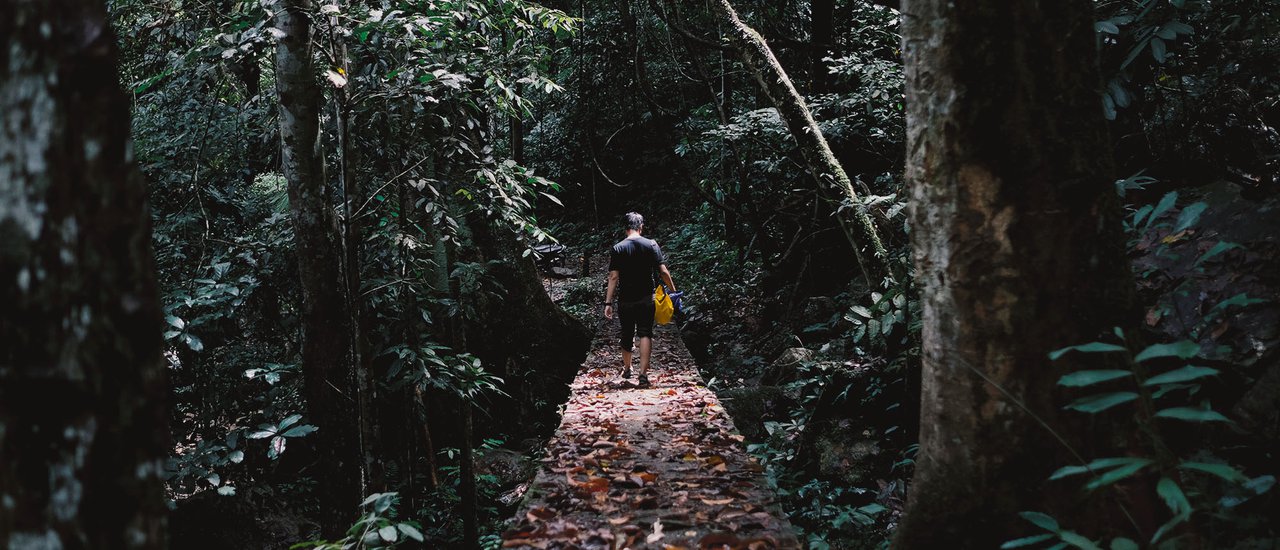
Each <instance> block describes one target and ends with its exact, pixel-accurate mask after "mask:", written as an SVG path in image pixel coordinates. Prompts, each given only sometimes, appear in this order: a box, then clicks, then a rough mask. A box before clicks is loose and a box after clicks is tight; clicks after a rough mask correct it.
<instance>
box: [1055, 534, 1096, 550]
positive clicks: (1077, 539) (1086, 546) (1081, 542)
mask: <svg viewBox="0 0 1280 550" xmlns="http://www.w3.org/2000/svg"><path fill="white" fill-rule="evenodd" d="M1058 537H1059V538H1061V539H1062V542H1065V543H1067V544H1070V545H1071V546H1074V547H1076V548H1079V549H1080V550H1102V548H1099V547H1098V545H1097V544H1094V542H1093V541H1091V540H1089V539H1088V538H1087V537H1085V536H1084V535H1081V534H1080V533H1077V532H1075V531H1063V532H1061V533H1058Z"/></svg>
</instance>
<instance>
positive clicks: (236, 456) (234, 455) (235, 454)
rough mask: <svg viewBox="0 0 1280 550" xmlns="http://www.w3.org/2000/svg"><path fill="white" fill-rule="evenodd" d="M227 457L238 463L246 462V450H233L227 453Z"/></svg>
mask: <svg viewBox="0 0 1280 550" xmlns="http://www.w3.org/2000/svg"><path fill="white" fill-rule="evenodd" d="M227 459H228V460H230V461H231V462H234V463H236V464H239V463H241V462H244V451H231V452H230V453H228V454H227Z"/></svg>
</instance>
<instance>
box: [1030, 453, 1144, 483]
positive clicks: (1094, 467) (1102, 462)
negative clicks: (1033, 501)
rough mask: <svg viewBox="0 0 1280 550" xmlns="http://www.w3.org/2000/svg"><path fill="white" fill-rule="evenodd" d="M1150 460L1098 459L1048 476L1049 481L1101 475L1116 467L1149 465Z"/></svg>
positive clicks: (1131, 458)
mask: <svg viewBox="0 0 1280 550" xmlns="http://www.w3.org/2000/svg"><path fill="white" fill-rule="evenodd" d="M1151 462H1152V461H1151V459H1148V458H1140V457H1134V456H1117V457H1111V458H1099V459H1097V460H1094V461H1092V462H1089V464H1087V465H1085V466H1065V467H1062V468H1058V471H1056V472H1054V473H1053V475H1051V476H1049V479H1050V480H1055V479H1062V478H1064V477H1067V476H1073V475H1076V474H1083V473H1086V472H1094V473H1102V472H1103V471H1104V470H1107V469H1110V468H1115V467H1117V466H1125V465H1128V464H1142V465H1144V466H1145V465H1147V464H1151Z"/></svg>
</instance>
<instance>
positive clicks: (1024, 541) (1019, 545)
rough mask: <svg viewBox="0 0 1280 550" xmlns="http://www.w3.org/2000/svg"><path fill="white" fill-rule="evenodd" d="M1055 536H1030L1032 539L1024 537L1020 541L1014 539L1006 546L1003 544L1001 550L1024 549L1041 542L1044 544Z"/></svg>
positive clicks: (1050, 534)
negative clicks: (1010, 549) (1009, 549)
mask: <svg viewBox="0 0 1280 550" xmlns="http://www.w3.org/2000/svg"><path fill="white" fill-rule="evenodd" d="M1054 536H1055V535H1054V534H1052V533H1045V534H1043V535H1033V536H1030V537H1022V538H1020V539H1013V540H1011V541H1008V542H1006V543H1004V544H1001V545H1000V548H1002V549H1006V548H1022V547H1024V546H1031V545H1033V544H1037V543H1041V542H1044V541H1047V540H1053V538H1054Z"/></svg>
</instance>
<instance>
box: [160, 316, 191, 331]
mask: <svg viewBox="0 0 1280 550" xmlns="http://www.w3.org/2000/svg"><path fill="white" fill-rule="evenodd" d="M164 319H165V321H168V322H169V324H170V325H172V326H173V328H176V329H178V330H182V329H183V328H185V327H186V326H187V322H186V321H183V320H182V318H181V317H178V316H176V315H170V316H168V317H165V318H164Z"/></svg>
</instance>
